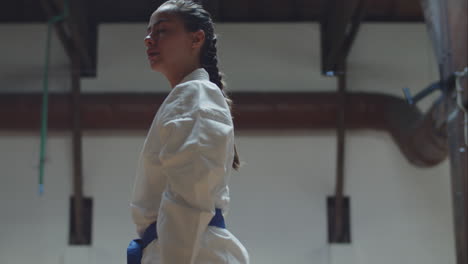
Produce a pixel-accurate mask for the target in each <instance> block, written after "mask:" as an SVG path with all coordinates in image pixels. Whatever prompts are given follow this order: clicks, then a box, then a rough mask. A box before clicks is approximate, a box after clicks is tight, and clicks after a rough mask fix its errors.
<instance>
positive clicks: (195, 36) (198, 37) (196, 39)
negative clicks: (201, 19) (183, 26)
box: [192, 29, 205, 48]
mask: <svg viewBox="0 0 468 264" xmlns="http://www.w3.org/2000/svg"><path fill="white" fill-rule="evenodd" d="M203 43H205V31H203V30H201V29H199V30H198V31H195V32H192V48H201V47H202V46H203Z"/></svg>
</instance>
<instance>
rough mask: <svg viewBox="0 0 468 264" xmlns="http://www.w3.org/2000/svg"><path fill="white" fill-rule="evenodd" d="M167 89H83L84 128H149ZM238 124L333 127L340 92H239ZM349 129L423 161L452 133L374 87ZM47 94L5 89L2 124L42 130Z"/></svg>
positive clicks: (349, 116)
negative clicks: (377, 136) (384, 135)
mask: <svg viewBox="0 0 468 264" xmlns="http://www.w3.org/2000/svg"><path fill="white" fill-rule="evenodd" d="M165 96H166V94H129V93H119V94H83V95H82V96H81V114H80V115H81V125H82V128H83V130H147V129H149V127H150V125H151V122H152V120H153V118H154V115H155V113H156V111H157V109H158V107H159V105H160V104H161V103H162V102H163V100H164V98H165ZM231 98H232V99H233V101H234V110H233V116H234V122H235V126H236V129H238V130H283V129H312V130H333V129H335V128H336V124H337V116H338V115H337V113H338V111H339V98H338V94H337V93H334V92H316V93H233V94H232V95H231ZM70 102H71V96H70V95H66V94H52V95H50V99H49V128H50V130H71V128H72V118H71V117H72V109H71V106H70ZM345 107H346V108H345V111H346V122H345V127H346V129H371V130H380V131H388V132H389V133H390V134H391V136H392V137H393V138H394V140H395V142H396V143H397V145H398V146H399V147H400V149H401V151H402V153H403V154H404V155H405V156H406V157H407V159H408V160H409V161H410V162H411V163H413V164H415V165H417V166H422V167H427V166H433V165H436V164H438V163H440V162H441V161H442V160H444V159H445V158H446V156H447V149H446V144H445V141H446V136H445V135H444V134H443V133H440V131H434V130H433V128H434V125H433V122H434V116H436V115H435V114H434V113H435V111H436V110H437V109H438V107H434V110H433V111H434V113H433V112H430V113H428V114H426V115H423V114H422V113H421V112H420V111H419V110H418V109H417V108H416V107H414V106H410V105H408V104H407V103H406V101H404V100H403V99H401V98H398V97H393V96H389V95H383V94H373V93H348V94H347V104H346V106H345ZM40 109H41V94H27V95H23V94H2V96H0V130H8V131H31V130H37V131H39V126H40Z"/></svg>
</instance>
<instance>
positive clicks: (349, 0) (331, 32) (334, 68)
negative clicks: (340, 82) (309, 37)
mask: <svg viewBox="0 0 468 264" xmlns="http://www.w3.org/2000/svg"><path fill="white" fill-rule="evenodd" d="M366 4H367V0H331V1H326V4H325V6H324V11H323V18H322V20H321V22H320V31H321V39H322V73H323V74H325V73H327V72H342V70H340V69H338V67H339V63H340V62H342V61H345V60H346V57H347V56H348V53H349V51H350V49H351V46H352V44H353V41H354V39H355V37H356V34H357V32H358V30H359V26H360V24H361V21H362V20H363V18H364V15H365V10H366Z"/></svg>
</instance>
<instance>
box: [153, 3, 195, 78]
mask: <svg viewBox="0 0 468 264" xmlns="http://www.w3.org/2000/svg"><path fill="white" fill-rule="evenodd" d="M173 8H174V6H172V5H170V4H166V5H162V6H160V7H159V8H158V9H157V10H156V11H155V12H154V13H153V14H152V15H151V18H150V21H149V24H148V28H147V35H146V37H145V46H146V52H147V55H148V60H149V63H150V66H151V68H152V69H153V70H155V71H158V72H163V73H164V72H167V71H170V70H171V69H176V68H177V66H178V65H179V66H180V65H186V64H190V63H193V62H194V60H196V59H197V52H199V48H200V47H201V46H200V45H199V44H197V43H196V42H197V36H196V35H195V34H196V32H193V33H192V32H188V31H187V30H186V29H185V26H184V23H183V21H182V19H181V18H180V17H179V16H178V15H176V14H174V13H173V12H170V11H171V9H173ZM203 36H204V35H203Z"/></svg>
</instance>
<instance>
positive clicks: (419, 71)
mask: <svg viewBox="0 0 468 264" xmlns="http://www.w3.org/2000/svg"><path fill="white" fill-rule="evenodd" d="M144 28H145V27H144V25H143V24H132V25H102V26H101V27H100V30H99V32H100V33H99V55H100V56H99V61H98V63H99V64H98V67H99V68H98V77H97V78H96V79H84V80H83V81H82V84H83V91H85V92H103V91H104V92H113V91H135V92H144V91H168V90H169V88H168V85H167V83H166V81H165V80H164V79H163V78H161V77H160V76H158V75H156V74H154V73H152V72H151V71H150V70H149V69H148V68H147V62H146V60H145V57H144V47H143V35H144ZM44 29H45V28H44V26H41V25H27V26H26V25H2V26H0V32H1V33H5V34H7V35H8V36H10V37H9V38H8V39H6V40H5V41H3V42H2V44H1V45H2V49H0V56H1V57H2V58H5V59H3V60H1V61H0V77H1V78H0V92H6V91H8V92H11V91H15V92H17V91H18V92H19V91H21V92H29V91H40V88H41V86H40V85H41V71H42V64H41V62H42V60H43V45H42V43H43V42H44V38H43V36H44V35H45V31H44ZM217 30H218V32H219V34H220V47H219V50H220V57H221V63H222V64H221V66H222V69H223V70H224V71H225V72H226V74H227V77H228V83H229V88H230V90H232V91H331V90H335V89H336V80H335V79H333V78H325V77H322V76H321V75H320V72H319V69H320V56H319V54H320V34H319V31H318V25H317V24H309V23H303V24H219V25H218V26H217ZM389 33H390V34H389ZM31 40H34V41H33V43H34V45H27V47H28V49H29V50H28V51H27V54H26V55H22V54H23V53H24V51H23V48H24V45H18V43H29V42H31ZM396 40H398V44H397V43H396ZM28 41H29V42H28ZM41 45H42V46H41ZM53 45H54V47H56V49H55V50H54V59H53V64H52V69H51V74H52V82H51V90H52V91H56V92H65V91H68V89H69V81H68V72H67V68H66V67H67V65H68V63H67V60H66V58H65V56H64V54H63V51H62V50H61V49H59V48H58V46H59V45H60V44H59V43H58V41H57V40H55V41H54V44H53ZM285 51H286V52H285ZM27 55H30V56H27ZM348 67H349V70H350V73H349V74H350V76H349V90H351V91H358V90H363V91H379V92H382V93H388V94H394V95H401V88H403V87H405V86H409V87H411V88H412V90H413V91H418V90H419V89H421V88H423V87H425V86H426V85H427V84H429V83H430V82H432V81H434V80H435V79H436V78H437V76H436V73H437V71H436V69H435V63H434V59H433V55H432V49H431V47H430V45H429V42H428V37H427V35H426V32H425V26H424V25H423V24H365V25H363V27H362V29H361V32H360V33H359V35H358V38H357V40H356V44H355V46H354V47H353V50H352V52H351V55H350V60H349V65H348ZM433 97H434V96H433ZM429 105H430V99H428V100H426V101H424V102H422V104H421V108H422V109H427V107H428V106H429ZM145 133H146V132H145V131H127V132H122V131H120V132H115V131H101V132H92V133H91V132H88V131H86V132H85V133H84V138H83V165H84V167H83V173H84V177H85V179H84V181H85V182H84V192H85V194H86V195H87V196H91V197H93V199H94V212H93V215H94V222H93V245H92V246H91V247H76V246H68V245H67V243H68V228H69V227H68V221H69V219H68V210H69V208H68V199H69V196H70V193H71V189H72V185H71V173H72V166H71V160H72V156H71V151H72V150H71V139H70V134H69V133H52V134H51V135H50V138H49V143H48V163H47V167H46V179H45V188H46V190H45V195H44V196H42V197H38V195H37V174H38V172H37V160H38V153H39V150H38V149H39V135H38V134H37V133H15V132H5V131H4V132H0V167H1V168H2V173H1V176H2V177H1V180H2V184H0V212H1V217H0V264H3V263H7V264H10V263H12V264H16V263H18V264H22V263H37V264H75V263H90V264H95V263H96V264H98V263H99V264H110V263H112V264H114V263H125V249H126V246H127V244H128V242H129V241H130V239H132V238H134V237H135V232H134V227H133V224H132V222H131V217H130V211H129V208H128V200H129V197H130V194H131V189H132V182H133V176H134V171H135V168H136V159H137V156H138V153H139V150H140V147H141V146H142V144H143V140H144V136H145ZM346 140H347V143H346V167H345V168H346V170H345V171H346V191H345V192H346V194H347V195H349V196H350V197H351V207H352V219H351V224H352V240H353V242H352V244H351V245H346V246H330V245H329V244H328V243H327V231H326V230H327V225H326V207H325V199H326V196H328V195H330V194H332V193H333V191H334V181H335V163H336V162H335V158H336V135H335V132H334V131H321V132H317V131H307V130H304V131H282V132H278V131H276V132H273V131H269V132H268V131H238V132H237V144H238V147H239V151H240V154H241V158H242V160H244V161H246V162H247V164H246V165H245V167H244V168H243V169H242V170H241V171H240V172H238V173H237V172H236V173H234V175H233V177H232V178H231V192H232V197H231V198H232V203H231V211H230V214H229V216H228V218H227V221H228V225H229V228H230V230H231V231H232V232H233V233H234V234H235V235H236V236H237V237H238V238H239V239H240V240H241V241H242V242H243V243H244V244H245V245H246V247H247V248H248V250H249V252H250V254H251V258H252V263H255V264H271V263H279V264H283V263H294V264H296V263H297V264H306V263H307V264H309V263H314V264H316V263H317V264H344V263H346V264H375V263H378V264H394V263H411V264H423V263H424V264H441V263H444V264H445V263H447V264H454V263H455V259H454V242H453V231H452V228H453V225H452V206H451V199H450V179H449V164H448V161H447V160H446V161H444V162H443V163H441V164H439V165H438V166H436V167H434V168H429V169H420V168H416V167H414V166H412V165H411V164H409V163H408V162H407V161H406V160H405V159H404V157H403V156H402V155H401V153H400V152H399V150H398V148H397V146H396V145H395V144H394V143H393V141H392V140H391V137H390V136H389V135H388V134H387V133H384V132H375V131H349V132H348V133H347V139H346Z"/></svg>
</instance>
